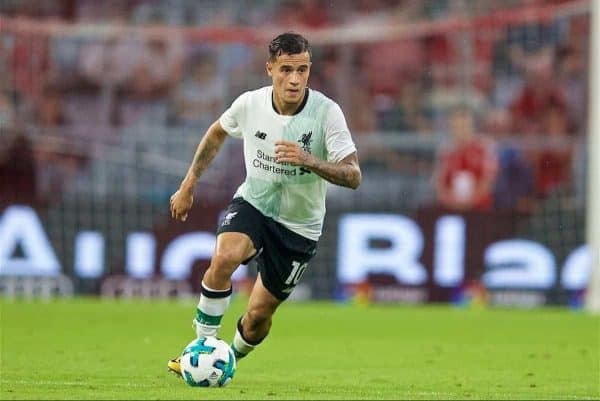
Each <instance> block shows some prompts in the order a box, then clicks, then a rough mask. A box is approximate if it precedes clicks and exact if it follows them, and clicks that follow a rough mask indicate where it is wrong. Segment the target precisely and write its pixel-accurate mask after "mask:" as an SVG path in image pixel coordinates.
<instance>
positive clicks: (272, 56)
mask: <svg viewBox="0 0 600 401" xmlns="http://www.w3.org/2000/svg"><path fill="white" fill-rule="evenodd" d="M304 52H308V56H309V57H310V58H311V59H312V49H311V47H310V44H309V43H308V40H306V38H305V37H304V36H302V35H300V34H297V33H294V32H285V33H282V34H281V35H279V36H277V37H276V38H275V39H273V40H272V41H271V43H269V60H271V61H275V60H276V59H277V57H279V56H281V55H282V54H300V53H304Z"/></svg>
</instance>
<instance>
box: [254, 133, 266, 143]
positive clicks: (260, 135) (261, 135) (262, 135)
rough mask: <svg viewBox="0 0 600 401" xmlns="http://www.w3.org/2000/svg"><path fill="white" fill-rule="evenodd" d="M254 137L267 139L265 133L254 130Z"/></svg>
mask: <svg viewBox="0 0 600 401" xmlns="http://www.w3.org/2000/svg"><path fill="white" fill-rule="evenodd" d="M254 136H255V137H257V138H258V139H262V140H263V141H264V140H265V139H267V134H266V133H264V132H260V131H256V134H254Z"/></svg>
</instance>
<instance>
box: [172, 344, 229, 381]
mask: <svg viewBox="0 0 600 401" xmlns="http://www.w3.org/2000/svg"><path fill="white" fill-rule="evenodd" d="M180 363H181V375H182V376H183V378H184V380H185V381H186V383H187V384H189V385H190V386H194V387H223V386H226V385H227V384H229V382H230V381H231V379H233V375H234V374H235V368H236V365H235V356H234V355H233V351H232V350H231V348H230V347H229V345H228V344H227V343H226V342H225V341H223V340H221V339H219V338H216V337H200V338H197V339H195V340H194V341H192V342H191V343H189V344H188V345H187V346H186V347H185V349H184V350H183V352H182V353H181V361H180Z"/></svg>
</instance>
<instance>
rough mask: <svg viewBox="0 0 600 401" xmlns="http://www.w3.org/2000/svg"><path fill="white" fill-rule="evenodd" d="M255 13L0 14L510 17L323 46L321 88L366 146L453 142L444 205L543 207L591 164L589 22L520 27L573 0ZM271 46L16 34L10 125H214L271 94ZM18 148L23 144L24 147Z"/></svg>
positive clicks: (442, 166)
mask: <svg viewBox="0 0 600 401" xmlns="http://www.w3.org/2000/svg"><path fill="white" fill-rule="evenodd" d="M242 3H244V4H243V5H244V6H243V7H242V6H240V1H233V0H230V1H222V2H214V1H202V0H200V1H191V0H190V1H188V0H180V1H176V2H168V1H158V0H156V1H151V0H129V1H101V2H99V1H95V0H62V1H61V0H54V1H51V0H42V1H30V0H26V1H19V2H7V4H5V5H3V6H2V7H0V12H2V14H3V15H6V16H9V17H12V18H15V17H18V16H28V17H34V18H38V19H39V20H40V21H62V22H64V23H66V24H70V23H82V24H84V23H90V24H97V23H109V24H114V26H115V27H116V28H115V29H118V27H119V26H131V25H151V24H154V25H165V26H206V27H229V26H248V27H264V28H280V29H281V30H288V29H290V28H291V29H294V30H297V31H302V29H306V30H309V32H310V29H320V28H334V27H342V28H343V27H357V29H358V28H360V27H367V29H368V28H369V27H376V26H386V25H392V26H393V25H401V24H411V23H436V22H438V21H442V22H448V21H452V19H453V18H470V19H472V20H477V19H478V18H484V17H485V16H489V15H494V13H498V12H504V13H505V14H506V20H505V21H504V22H502V20H500V22H497V23H496V24H495V25H490V26H485V25H483V24H476V25H474V28H473V29H470V30H458V29H447V30H440V31H432V32H431V33H428V34H424V35H418V36H413V37H407V38H405V39H401V40H387V41H376V42H370V43H367V42H360V41H358V42H356V43H354V42H352V41H349V42H348V43H346V44H344V43H345V42H344V40H343V39H344V38H343V37H342V38H341V40H340V43H341V44H333V43H332V44H327V45H317V46H315V51H314V57H313V58H314V63H315V64H314V69H313V71H312V75H311V80H310V85H311V87H313V88H316V89H319V90H321V91H323V92H324V93H325V94H327V95H329V96H330V97H332V98H334V99H335V100H336V101H338V102H339V103H340V104H341V105H342V107H343V108H344V109H345V111H346V116H347V118H348V123H349V126H350V128H351V130H352V131H353V133H354V135H355V136H356V139H357V142H359V143H360V142H361V141H363V140H364V141H368V140H370V138H372V137H373V136H381V135H383V134H386V133H388V134H390V135H402V136H406V135H413V136H415V135H418V136H424V137H431V138H440V141H438V142H436V143H437V145H436V158H435V160H434V163H433V165H432V167H431V170H432V171H430V175H431V176H432V177H433V180H432V182H433V188H434V192H435V196H436V199H437V201H438V202H439V203H441V204H442V205H444V206H446V207H449V208H452V209H459V210H468V209H477V210H487V209H490V208H517V209H523V210H528V209H530V208H531V205H532V202H533V201H534V200H535V199H539V198H543V197H545V196H548V195H549V194H551V193H552V191H554V190H555V189H557V188H560V187H561V186H563V185H565V184H567V183H569V181H570V180H571V175H572V170H573V165H574V163H577V162H579V161H578V160H575V158H576V156H575V155H576V153H575V152H576V146H577V144H578V143H580V142H581V141H582V138H585V136H586V107H587V87H588V82H587V79H588V78H587V76H588V70H587V67H588V60H587V58H588V45H589V44H588V37H589V16H588V15H586V14H582V15H570V16H568V17H558V18H553V19H551V20H549V21H543V22H542V21H537V22H528V23H511V22H510V18H511V15H516V14H518V12H519V10H520V9H522V8H523V7H549V6H553V5H555V6H559V5H564V4H567V5H568V4H569V3H570V2H569V1H564V0H562V1H542V0H533V1H531V0H529V1H528V0H521V1H516V0H506V1H492V0H482V1H477V2H459V1H452V0H436V1H433V0H424V1H407V0H404V1H403V0H377V1H376V0H368V1H366V0H351V1H342V0H327V1H325V0H293V1H274V0H263V1H246V2H243V1H242ZM466 5H468V6H469V9H467V8H466ZM511 10H512V11H513V13H512V14H511V13H510V12H511ZM496 21H498V20H496ZM344 32H347V31H344ZM307 36H309V39H310V35H307ZM264 47H265V46H262V47H257V46H252V45H245V44H242V43H228V44H223V45H220V44H211V43H197V42H194V41H193V40H189V39H188V38H182V37H181V36H177V35H168V36H165V37H164V38H156V37H153V38H148V37H143V36H140V35H122V36H119V35H116V36H110V39H107V40H98V39H97V38H96V37H95V36H94V35H93V33H92V34H87V35H85V34H82V35H71V36H69V35H60V34H56V35H35V34H33V33H30V32H29V33H28V32H19V33H15V32H13V33H7V34H6V35H5V34H3V37H2V41H0V76H1V77H3V78H0V123H1V124H2V126H3V127H5V128H10V127H12V128H14V131H15V132H18V131H20V130H21V128H22V127H23V126H26V125H34V126H37V127H41V128H43V129H48V130H49V131H48V132H52V129H54V128H57V127H58V128H60V129H59V132H62V133H65V132H70V133H72V135H75V136H77V137H79V138H81V137H83V138H88V140H91V141H93V140H96V139H98V136H110V135H114V132H116V131H118V129H119V128H122V127H129V126H144V125H152V126H164V127H165V128H168V127H173V126H176V127H182V126H183V127H190V128H193V129H197V130H199V131H201V130H202V129H203V128H204V127H206V126H207V124H209V123H210V122H212V121H214V119H215V118H217V117H218V115H219V113H220V112H221V111H222V110H223V109H224V108H225V107H227V105H228V104H229V103H230V102H231V100H232V99H233V98H235V96H236V95H237V94H239V93H240V92H241V91H243V90H247V89H250V88H253V87H256V86H259V85H263V84H268V81H267V80H266V76H265V74H264V61H265V57H266V50H265V48H264ZM350 83H351V84H350ZM3 130H4V129H3ZM4 131H5V132H8V131H6V130H4ZM17 136H18V135H17ZM19 141H22V139H19V140H18V141H17V140H16V141H15V144H17V145H18V146H23V144H22V143H21V142H19ZM6 149H8V148H7V147H6V146H5V147H4V152H0V169H2V168H3V169H4V171H7V169H10V168H11V166H12V167H14V162H12V161H10V160H11V159H10V158H9V157H7V156H5V157H4V158H3V157H2V155H3V154H4V155H6V154H9V153H10V152H8V151H6ZM34 150H35V152H34V154H35V157H36V158H37V160H38V163H39V161H40V160H42V161H43V162H45V163H53V162H55V163H67V164H68V169H72V168H75V169H77V168H78V166H79V163H80V162H81V160H79V158H78V157H73V156H72V155H69V154H67V155H65V154H61V155H59V156H53V155H55V154H56V152H54V153H53V150H52V149H44V148H40V147H37V148H35V149H34ZM388 152H391V153H394V152H396V153H397V152H402V150H401V149H400V150H398V151H393V150H389V151H388ZM396 156H397V155H394V154H389V155H387V154H385V152H381V151H379V150H378V151H376V152H372V153H371V152H368V151H367V152H364V153H363V154H361V158H362V159H363V160H364V163H365V165H367V166H368V165H369V163H371V164H373V165H381V161H382V160H384V167H385V169H387V170H389V171H394V169H398V168H401V167H398V166H399V165H400V166H401V165H402V164H398V163H396V162H395V160H397V157H396ZM65 160H68V162H65ZM11 163H12V164H11ZM0 172H1V170H0Z"/></svg>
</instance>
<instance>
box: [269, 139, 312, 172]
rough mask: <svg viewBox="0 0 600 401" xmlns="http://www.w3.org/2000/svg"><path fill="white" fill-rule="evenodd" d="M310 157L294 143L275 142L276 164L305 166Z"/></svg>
mask: <svg viewBox="0 0 600 401" xmlns="http://www.w3.org/2000/svg"><path fill="white" fill-rule="evenodd" d="M311 156H312V155H311V154H310V153H308V152H306V151H305V150H304V149H302V148H301V147H300V145H298V144H297V143H296V142H292V141H277V142H275V161H277V163H291V164H293V165H297V166H307V165H308V163H309V161H310V158H311Z"/></svg>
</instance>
